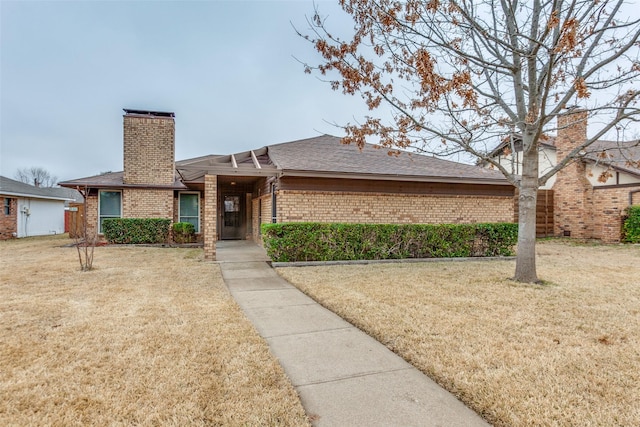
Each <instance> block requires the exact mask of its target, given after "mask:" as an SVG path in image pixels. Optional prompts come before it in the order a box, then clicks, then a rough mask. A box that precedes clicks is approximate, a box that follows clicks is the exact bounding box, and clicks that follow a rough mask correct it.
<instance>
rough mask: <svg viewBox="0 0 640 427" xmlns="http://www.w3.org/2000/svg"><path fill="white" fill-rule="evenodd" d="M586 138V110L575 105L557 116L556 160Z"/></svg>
mask: <svg viewBox="0 0 640 427" xmlns="http://www.w3.org/2000/svg"><path fill="white" fill-rule="evenodd" d="M586 140H587V111H586V110H583V109H581V108H577V107H571V108H568V109H567V112H566V113H564V114H562V115H560V116H558V136H557V137H556V149H557V155H558V160H560V159H563V158H564V157H565V156H566V155H567V154H569V152H570V151H571V150H573V149H574V148H575V147H576V146H577V145H579V144H582V143H583V142H585V141H586Z"/></svg>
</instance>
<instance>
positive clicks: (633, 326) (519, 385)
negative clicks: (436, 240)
mask: <svg viewBox="0 0 640 427" xmlns="http://www.w3.org/2000/svg"><path fill="white" fill-rule="evenodd" d="M514 263H515V261H492V262H482V261H472V262H461V263H452V262H448V263H417V264H376V265H340V266H323V267H318V266H314V267H297V268H280V269H278V272H279V273H280V274H281V275H282V276H283V277H285V278H286V279H287V280H289V281H290V282H292V283H293V284H295V285H296V286H298V287H299V288H300V289H302V290H303V291H304V292H306V293H307V294H309V295H311V296H312V297H313V298H314V299H316V300H317V301H319V302H320V303H321V304H323V305H324V306H326V307H328V308H329V309H331V310H333V311H334V312H336V313H338V314H339V315H340V316H342V317H344V318H345V319H347V320H348V321H350V322H352V323H353V324H355V325H356V326H358V327H359V328H361V329H363V330H364V331H366V332H367V333H368V334H370V335H371V336H373V337H375V338H376V339H377V340H379V341H380V342H382V343H383V344H385V345H386V346H387V347H389V348H390V349H391V350H393V351H394V352H396V353H397V354H399V355H401V356H402V357H403V358H405V359H406V360H407V361H409V362H410V363H412V364H413V365H414V366H416V367H417V368H418V369H420V370H422V371H423V372H425V373H426V374H427V375H429V376H430V377H431V378H433V379H434V380H436V381H437V382H438V383H439V384H441V385H442V386H443V387H445V388H446V389H448V390H449V391H451V392H452V393H454V394H455V395H457V396H458V397H459V398H460V399H461V400H462V401H464V402H465V403H466V404H467V405H468V406H470V407H471V408H473V409H474V410H476V411H477V412H478V413H480V414H481V415H482V416H483V417H484V418H485V419H487V420H488V421H489V422H490V423H492V424H494V425H496V426H551V425H575V426H583V425H599V426H610V425H625V426H626V425H629V426H630V425H640V411H639V410H638V399H639V398H640V358H639V357H638V355H640V336H639V334H638V331H639V330H640V248H639V247H637V246H620V245H617V246H600V245H575V244H573V243H565V242H563V241H545V242H543V243H540V244H539V245H538V273H539V275H540V276H541V277H544V278H545V279H546V280H547V281H548V282H545V283H547V285H542V286H541V285H516V284H514V282H513V281H511V280H509V279H508V278H507V277H509V276H511V275H512V274H513V270H514V267H515V264H514Z"/></svg>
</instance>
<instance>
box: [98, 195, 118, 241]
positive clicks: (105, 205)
mask: <svg viewBox="0 0 640 427" xmlns="http://www.w3.org/2000/svg"><path fill="white" fill-rule="evenodd" d="M98 212H99V218H98V233H102V221H104V219H105V218H120V217H122V193H121V192H119V191H101V192H100V195H99V196H98Z"/></svg>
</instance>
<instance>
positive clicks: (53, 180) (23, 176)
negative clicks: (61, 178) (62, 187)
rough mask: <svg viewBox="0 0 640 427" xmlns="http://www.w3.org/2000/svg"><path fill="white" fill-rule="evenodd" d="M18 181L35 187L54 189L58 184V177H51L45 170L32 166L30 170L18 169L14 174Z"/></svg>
mask: <svg viewBox="0 0 640 427" xmlns="http://www.w3.org/2000/svg"><path fill="white" fill-rule="evenodd" d="M15 178H16V179H17V180H18V181H21V182H24V183H25V184H31V185H35V186H36V187H54V186H55V185H57V184H58V177H57V176H54V175H51V174H50V173H49V171H47V170H46V169H45V168H41V167H36V166H32V167H30V168H20V169H18V171H17V172H16V174H15Z"/></svg>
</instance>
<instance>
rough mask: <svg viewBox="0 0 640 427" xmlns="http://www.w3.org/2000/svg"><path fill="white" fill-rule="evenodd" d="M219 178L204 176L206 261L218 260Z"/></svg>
mask: <svg viewBox="0 0 640 427" xmlns="http://www.w3.org/2000/svg"><path fill="white" fill-rule="evenodd" d="M217 200H218V176H217V175H205V176H204V259H205V260H207V261H215V260H216V240H217V234H218V233H217V230H216V228H217V220H218V213H217V209H216V202H217Z"/></svg>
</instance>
